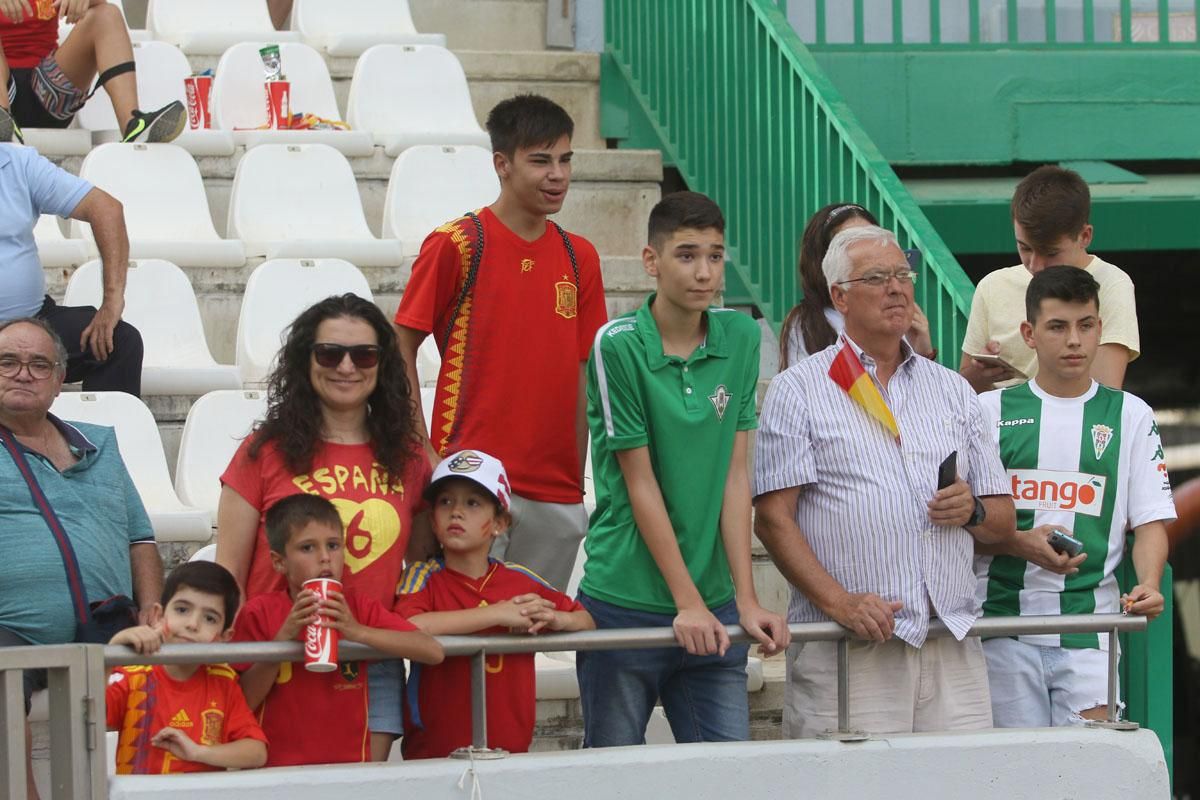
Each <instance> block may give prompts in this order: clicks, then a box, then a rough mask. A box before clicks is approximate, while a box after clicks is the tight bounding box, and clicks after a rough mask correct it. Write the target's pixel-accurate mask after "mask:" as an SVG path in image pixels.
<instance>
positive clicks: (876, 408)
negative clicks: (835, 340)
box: [829, 337, 900, 444]
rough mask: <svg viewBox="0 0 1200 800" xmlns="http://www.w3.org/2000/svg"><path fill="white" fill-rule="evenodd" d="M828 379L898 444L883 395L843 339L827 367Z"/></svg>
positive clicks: (895, 426)
mask: <svg viewBox="0 0 1200 800" xmlns="http://www.w3.org/2000/svg"><path fill="white" fill-rule="evenodd" d="M829 377H830V378H832V379H833V382H834V383H836V384H837V385H838V386H840V387H842V390H843V391H844V392H845V393H846V394H848V395H850V399H851V400H853V401H854V402H855V403H858V405H860V406H862V408H863V410H864V411H866V412H867V413H868V414H870V415H871V416H872V417H874V418H875V419H877V420H879V422H881V423H883V427H885V428H887V429H888V432H890V433H891V434H892V436H894V437H895V438H896V444H900V428H899V426H897V425H896V418H895V417H893V416H892V410H891V409H890V408H888V406H887V403H886V402H885V401H884V399H883V395H882V394H880V393H879V389H878V388H877V387H876V386H875V381H873V380H871V376H870V375H868V374H867V371H866V370H865V369H863V365H862V362H861V361H859V360H858V355H857V354H856V353H855V352H854V348H853V347H851V346H850V342H848V341H846V339H845V337H843V338H842V349H841V350H840V351H838V354H837V355H836V356H834V359H833V363H832V364H830V365H829Z"/></svg>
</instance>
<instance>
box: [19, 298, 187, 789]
mask: <svg viewBox="0 0 1200 800" xmlns="http://www.w3.org/2000/svg"><path fill="white" fill-rule="evenodd" d="M65 358H66V351H65V348H64V347H63V344H62V342H61V340H59V339H58V337H57V336H55V335H54V332H53V331H52V330H51V328H50V326H49V325H48V324H47V323H46V322H44V321H42V320H38V319H32V318H23V319H17V320H12V321H10V322H0V426H3V427H4V428H5V429H6V430H7V431H8V432H9V433H11V434H12V438H13V439H14V440H15V446H16V447H18V448H20V451H21V452H22V453H23V455H24V460H25V462H26V463H27V464H28V465H29V470H30V472H31V473H32V475H33V476H34V478H35V479H36V481H37V483H38V486H39V487H40V488H41V490H42V494H44V495H45V497H46V501H47V502H48V503H49V505H50V507H51V508H52V509H53V511H54V515H55V516H56V517H57V518H58V520H59V523H60V524H61V526H62V529H63V530H64V531H65V532H66V534H67V537H68V539H69V540H70V543H71V549H72V550H73V551H74V553H75V557H76V560H77V562H78V564H79V573H80V577H81V579H82V582H83V592H82V593H83V595H84V596H85V597H84V599H86V600H87V602H88V603H94V602H97V601H100V600H105V599H107V598H109V597H112V596H113V595H118V594H122V595H126V596H130V597H132V598H133V599H134V600H135V602H136V603H137V605H138V607H139V608H140V609H141V614H140V616H142V617H143V618H146V617H147V616H148V614H149V612H150V609H151V607H152V606H153V605H154V603H155V602H156V601H157V600H158V598H159V595H160V594H161V592H162V583H163V579H162V561H161V559H160V558H159V555H158V548H157V547H155V544H154V531H153V529H152V528H151V527H150V519H149V517H147V516H146V510H145V508H144V507H143V506H142V501H141V498H140V497H139V496H138V493H137V489H136V488H135V487H134V485H133V479H132V478H130V476H129V473H128V471H126V469H125V463H124V462H123V461H122V460H121V454H120V452H119V451H118V450H117V441H116V436H115V435H114V434H113V430H112V429H111V428H106V427H103V426H100V425H88V424H84V423H78V424H75V425H72V424H70V423H67V422H63V421H62V420H60V419H58V418H57V417H55V416H54V415H52V414H50V413H49V411H50V405H51V403H53V402H54V398H55V397H57V396H58V393H59V390H60V389H61V388H62V384H63V376H64V373H65V363H64V362H65ZM0 552H3V553H4V558H3V559H0V647H20V646H24V645H29V644H61V643H65V642H71V641H73V640H74V639H75V638H76V617H75V611H74V607H73V605H72V593H71V591H70V588H69V586H68V583H67V573H66V570H65V568H64V566H63V558H62V554H61V551H60V550H59V548H58V545H57V544H56V542H55V540H54V536H53V534H52V533H51V530H50V526H49V524H48V523H47V521H46V519H45V517H43V516H42V513H41V511H39V509H38V507H37V506H36V505H35V504H34V501H33V497H32V495H31V493H30V489H29V486H28V484H27V483H26V481H25V479H24V478H23V477H22V474H21V472H20V471H19V469H18V466H17V463H16V460H15V459H14V457H13V455H12V454H11V453H10V451H9V450H8V449H7V448H0ZM44 681H45V674H44V672H43V673H42V674H40V675H39V674H36V673H34V672H27V673H26V675H25V707H26V712H27V713H28V709H29V696H30V694H31V693H32V691H33V690H34V689H35V688H38V686H44V685H45V683H44ZM30 786H31V788H32V782H31V783H30ZM30 796H31V797H36V794H32V793H31V795H30Z"/></svg>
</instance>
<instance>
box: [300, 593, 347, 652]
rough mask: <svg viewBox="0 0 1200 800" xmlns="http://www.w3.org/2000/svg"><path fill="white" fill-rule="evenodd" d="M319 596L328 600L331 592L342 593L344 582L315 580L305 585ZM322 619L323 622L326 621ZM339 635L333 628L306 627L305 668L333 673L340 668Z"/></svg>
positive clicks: (318, 597)
mask: <svg viewBox="0 0 1200 800" xmlns="http://www.w3.org/2000/svg"><path fill="white" fill-rule="evenodd" d="M303 588H305V589H308V590H309V591H311V592H312V593H313V594H315V595H316V596H317V599H318V600H328V599H329V593H330V592H341V591H342V582H341V581H338V580H334V579H333V578H313V579H311V580H307V581H305V582H304V584H303ZM324 619H325V618H324V617H322V621H324ZM337 644H338V633H337V631H335V630H334V629H333V628H327V627H325V626H324V625H320V624H313V625H306V626H305V627H304V668H305V669H306V670H308V671H309V672H333V671H334V670H335V669H337V668H338V648H337Z"/></svg>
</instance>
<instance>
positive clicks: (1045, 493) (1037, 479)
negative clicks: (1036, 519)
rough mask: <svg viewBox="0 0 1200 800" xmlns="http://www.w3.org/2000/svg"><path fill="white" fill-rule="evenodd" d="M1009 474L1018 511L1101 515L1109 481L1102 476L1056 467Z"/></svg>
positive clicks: (1012, 470)
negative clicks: (1055, 468)
mask: <svg viewBox="0 0 1200 800" xmlns="http://www.w3.org/2000/svg"><path fill="white" fill-rule="evenodd" d="M1008 475H1009V477H1010V478H1012V496H1013V505H1015V506H1016V507H1017V510H1018V511H1020V510H1022V509H1026V510H1030V511H1073V512H1075V513H1076V514H1086V515H1088V516H1089V517H1098V516H1100V510H1101V507H1102V506H1103V505H1104V484H1105V481H1106V479H1105V477H1104V476H1103V475H1089V474H1087V473H1086V472H1062V471H1059V470H1053V469H1010V470H1009V471H1008Z"/></svg>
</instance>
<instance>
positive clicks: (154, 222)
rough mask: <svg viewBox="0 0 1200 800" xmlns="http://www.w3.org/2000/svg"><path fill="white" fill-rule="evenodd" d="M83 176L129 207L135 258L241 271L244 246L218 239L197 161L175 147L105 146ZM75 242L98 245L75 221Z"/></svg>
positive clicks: (127, 220)
mask: <svg viewBox="0 0 1200 800" xmlns="http://www.w3.org/2000/svg"><path fill="white" fill-rule="evenodd" d="M79 175H80V177H82V178H85V179H86V180H89V181H91V182H92V183H93V184H95V185H96V186H99V187H100V188H101V189H103V190H104V191H106V192H108V193H109V194H111V195H112V196H113V197H115V198H117V199H118V200H120V201H121V204H122V205H123V206H124V207H125V227H126V229H127V230H128V231H129V254H130V256H131V257H133V258H164V259H166V260H167V261H170V262H172V263H175V264H179V265H181V266H185V267H240V266H242V265H243V264H245V263H246V253H245V251H244V250H243V249H242V243H241V242H237V241H229V240H227V239H222V238H221V237H219V236H217V231H216V229H215V228H214V227H213V223H212V216H211V215H210V214H209V211H208V198H207V197H206V196H205V194H204V180H203V179H202V178H201V177H200V169H199V168H198V167H197V166H196V162H195V161H194V160H193V159H192V157H191V156H190V155H188V153H187V151H186V150H184V149H183V148H182V147H177V146H176V145H173V144H119V143H116V142H114V143H111V144H102V145H100V146H98V147H96V148H95V149H94V150H92V152H91V153H89V154H88V156H87V158H85V159H84V160H83V166H81V167H80V168H79ZM71 236H72V238H79V239H86V240H88V241H95V237H94V236H93V234H92V227H91V225H88V224H87V223H86V222H81V221H79V220H71Z"/></svg>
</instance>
